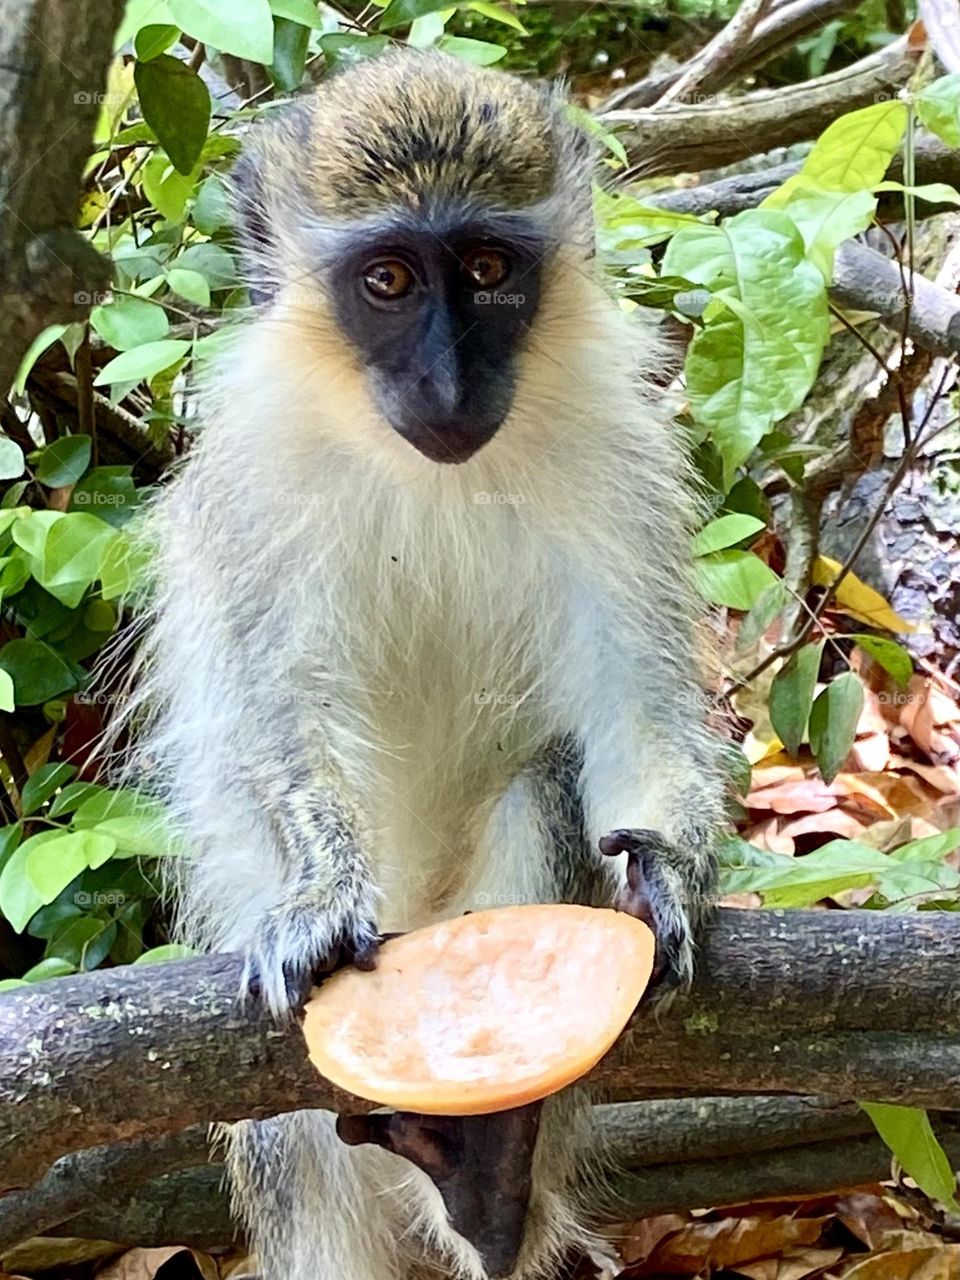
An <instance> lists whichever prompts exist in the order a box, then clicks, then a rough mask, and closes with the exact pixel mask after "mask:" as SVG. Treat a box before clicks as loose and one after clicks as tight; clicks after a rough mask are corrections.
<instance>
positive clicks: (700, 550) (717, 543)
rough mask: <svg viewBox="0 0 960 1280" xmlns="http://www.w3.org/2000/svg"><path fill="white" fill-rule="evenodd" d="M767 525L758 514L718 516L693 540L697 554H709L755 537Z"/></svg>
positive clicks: (694, 551) (694, 552) (695, 553)
mask: <svg viewBox="0 0 960 1280" xmlns="http://www.w3.org/2000/svg"><path fill="white" fill-rule="evenodd" d="M765 527H766V526H765V525H764V522H763V521H762V520H758V519H757V517H756V516H745V515H739V514H735V515H727V516H718V517H717V519H716V520H711V521H710V523H709V524H707V525H705V526H704V527H703V528H702V529H701V530H700V532H699V533H698V534H697V536H696V537H695V538H694V540H693V554H694V555H695V556H705V555H709V553H710V552H711V551H721V550H722V549H723V548H724V547H732V546H733V545H734V544H735V543H737V542H743V540H744V539H745V538H753V537H754V535H755V534H758V533H760V531H761V530H762V529H764V528H765Z"/></svg>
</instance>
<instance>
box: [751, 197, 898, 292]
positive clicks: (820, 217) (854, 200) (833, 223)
mask: <svg viewBox="0 0 960 1280" xmlns="http://www.w3.org/2000/svg"><path fill="white" fill-rule="evenodd" d="M766 203H767V202H766V201H764V204H766ZM782 208H783V212H784V213H786V214H787V215H788V216H789V217H790V219H791V220H792V221H793V223H794V224H795V226H796V227H797V229H798V231H799V232H800V234H801V235H802V236H803V242H804V244H805V245H806V247H807V256H808V257H809V259H810V261H811V262H814V263H815V264H816V266H817V268H818V269H819V270H820V271H821V273H822V274H823V278H824V281H825V282H826V283H827V284H832V283H833V255H834V252H835V251H836V249H837V247H838V246H839V245H841V244H843V242H844V241H845V240H849V239H850V238H851V237H852V236H855V235H858V234H859V233H860V232H861V231H865V230H866V229H867V227H869V226H870V224H871V222H872V221H873V215H874V213H875V212H876V209H877V199H876V196H874V195H871V193H870V192H869V191H817V190H811V189H808V188H803V187H801V188H799V189H798V190H797V191H796V192H795V193H794V194H793V195H791V197H790V199H789V200H788V201H787V203H786V204H785V205H783V206H782Z"/></svg>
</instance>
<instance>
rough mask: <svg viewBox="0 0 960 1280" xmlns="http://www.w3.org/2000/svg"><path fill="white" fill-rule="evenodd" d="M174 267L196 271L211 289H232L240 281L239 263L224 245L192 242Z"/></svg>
mask: <svg viewBox="0 0 960 1280" xmlns="http://www.w3.org/2000/svg"><path fill="white" fill-rule="evenodd" d="M173 265H174V267H179V268H180V269H184V268H185V269H187V270H189V271H196V272H198V273H199V274H200V275H202V276H203V278H204V279H205V280H206V282H207V284H208V285H209V286H210V288H211V289H232V288H233V287H234V285H236V284H238V283H239V276H238V274H237V263H236V259H235V258H234V256H233V254H232V253H229V252H228V251H227V250H226V249H224V247H223V246H222V245H219V244H212V243H211V242H210V241H207V242H206V243H204V244H192V245H190V247H189V248H188V249H184V251H183V253H181V254H180V256H179V257H178V258H177V259H176V261H175V262H174V263H173Z"/></svg>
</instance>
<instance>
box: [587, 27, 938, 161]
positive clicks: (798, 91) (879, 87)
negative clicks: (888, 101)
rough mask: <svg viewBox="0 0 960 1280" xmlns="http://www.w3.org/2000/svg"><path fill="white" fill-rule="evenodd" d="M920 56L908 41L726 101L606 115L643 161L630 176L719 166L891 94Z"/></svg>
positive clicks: (801, 137) (800, 136)
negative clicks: (806, 77) (815, 74)
mask: <svg viewBox="0 0 960 1280" xmlns="http://www.w3.org/2000/svg"><path fill="white" fill-rule="evenodd" d="M918 53H919V51H918V50H916V49H913V48H911V47H910V46H909V44H908V43H907V39H906V37H903V38H902V39H900V40H897V41H895V42H894V43H893V44H890V45H887V47H886V48H885V49H882V50H880V51H879V52H878V53H874V54H871V55H870V56H869V57H868V58H862V59H861V60H860V61H859V62H855V63H854V64H853V66H850V67H845V68H844V69H843V70H842V71H834V72H832V73H831V74H830V75H826V76H821V77H820V78H819V79H816V80H807V81H805V82H804V83H802V84H797V85H790V86H789V88H787V89H760V90H758V91H757V92H756V93H750V94H746V95H745V96H744V97H742V98H734V99H731V100H730V101H728V102H721V103H717V102H699V103H691V104H682V103H670V104H669V105H667V106H665V107H648V108H644V109H642V110H639V111H607V112H605V113H604V114H602V115H601V117H600V118H601V120H602V121H603V123H604V125H605V126H606V127H607V128H611V129H613V128H617V127H618V126H621V127H622V129H623V132H622V133H621V134H620V136H621V138H622V141H623V143H624V145H625V146H626V147H627V149H628V151H631V152H632V153H633V154H635V155H636V156H638V157H640V159H639V161H638V163H637V164H636V165H635V167H634V168H633V169H632V170H630V175H631V176H633V177H638V176H639V177H654V176H656V175H657V174H669V173H687V172H693V171H695V170H697V169H713V168H719V167H721V166H723V165H725V164H733V163H735V162H736V161H738V160H744V159H746V157H747V156H753V155H758V154H760V153H762V152H764V151H769V150H770V148H771V147H785V146H789V145H790V144H792V143H794V142H803V141H806V140H807V139H809V138H815V137H817V135H818V134H820V133H821V132H822V131H823V130H824V129H825V128H826V127H827V125H828V124H830V123H831V122H832V121H833V120H836V119H837V117H838V116H841V115H843V114H844V113H845V112H847V111H853V110H855V109H856V108H857V107H864V106H867V105H869V104H870V103H873V102H876V101H877V99H878V95H880V94H883V93H889V92H891V91H895V90H896V89H897V88H898V87H899V86H900V85H902V84H904V83H905V82H906V80H907V78H908V77H909V75H910V74H911V72H912V71H913V69H914V67H915V65H916V61H917V57H918Z"/></svg>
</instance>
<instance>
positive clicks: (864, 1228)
mask: <svg viewBox="0 0 960 1280" xmlns="http://www.w3.org/2000/svg"><path fill="white" fill-rule="evenodd" d="M837 1217H838V1218H839V1219H840V1221H841V1222H842V1223H843V1225H844V1226H845V1227H846V1228H847V1230H848V1231H849V1232H850V1233H851V1234H852V1235H854V1236H856V1238H857V1239H858V1240H859V1241H860V1243H861V1244H864V1245H866V1247H867V1248H868V1249H874V1250H876V1249H881V1248H884V1247H885V1246H886V1245H887V1242H888V1240H889V1238H890V1236H891V1234H892V1233H894V1232H901V1231H902V1230H903V1219H902V1217H901V1215H900V1213H899V1212H898V1211H897V1208H896V1207H895V1206H894V1205H893V1204H891V1203H890V1200H889V1199H888V1198H887V1197H886V1196H884V1195H880V1194H877V1193H875V1192H871V1191H851V1192H850V1193H849V1194H848V1195H845V1196H840V1197H838V1199H837Z"/></svg>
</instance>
